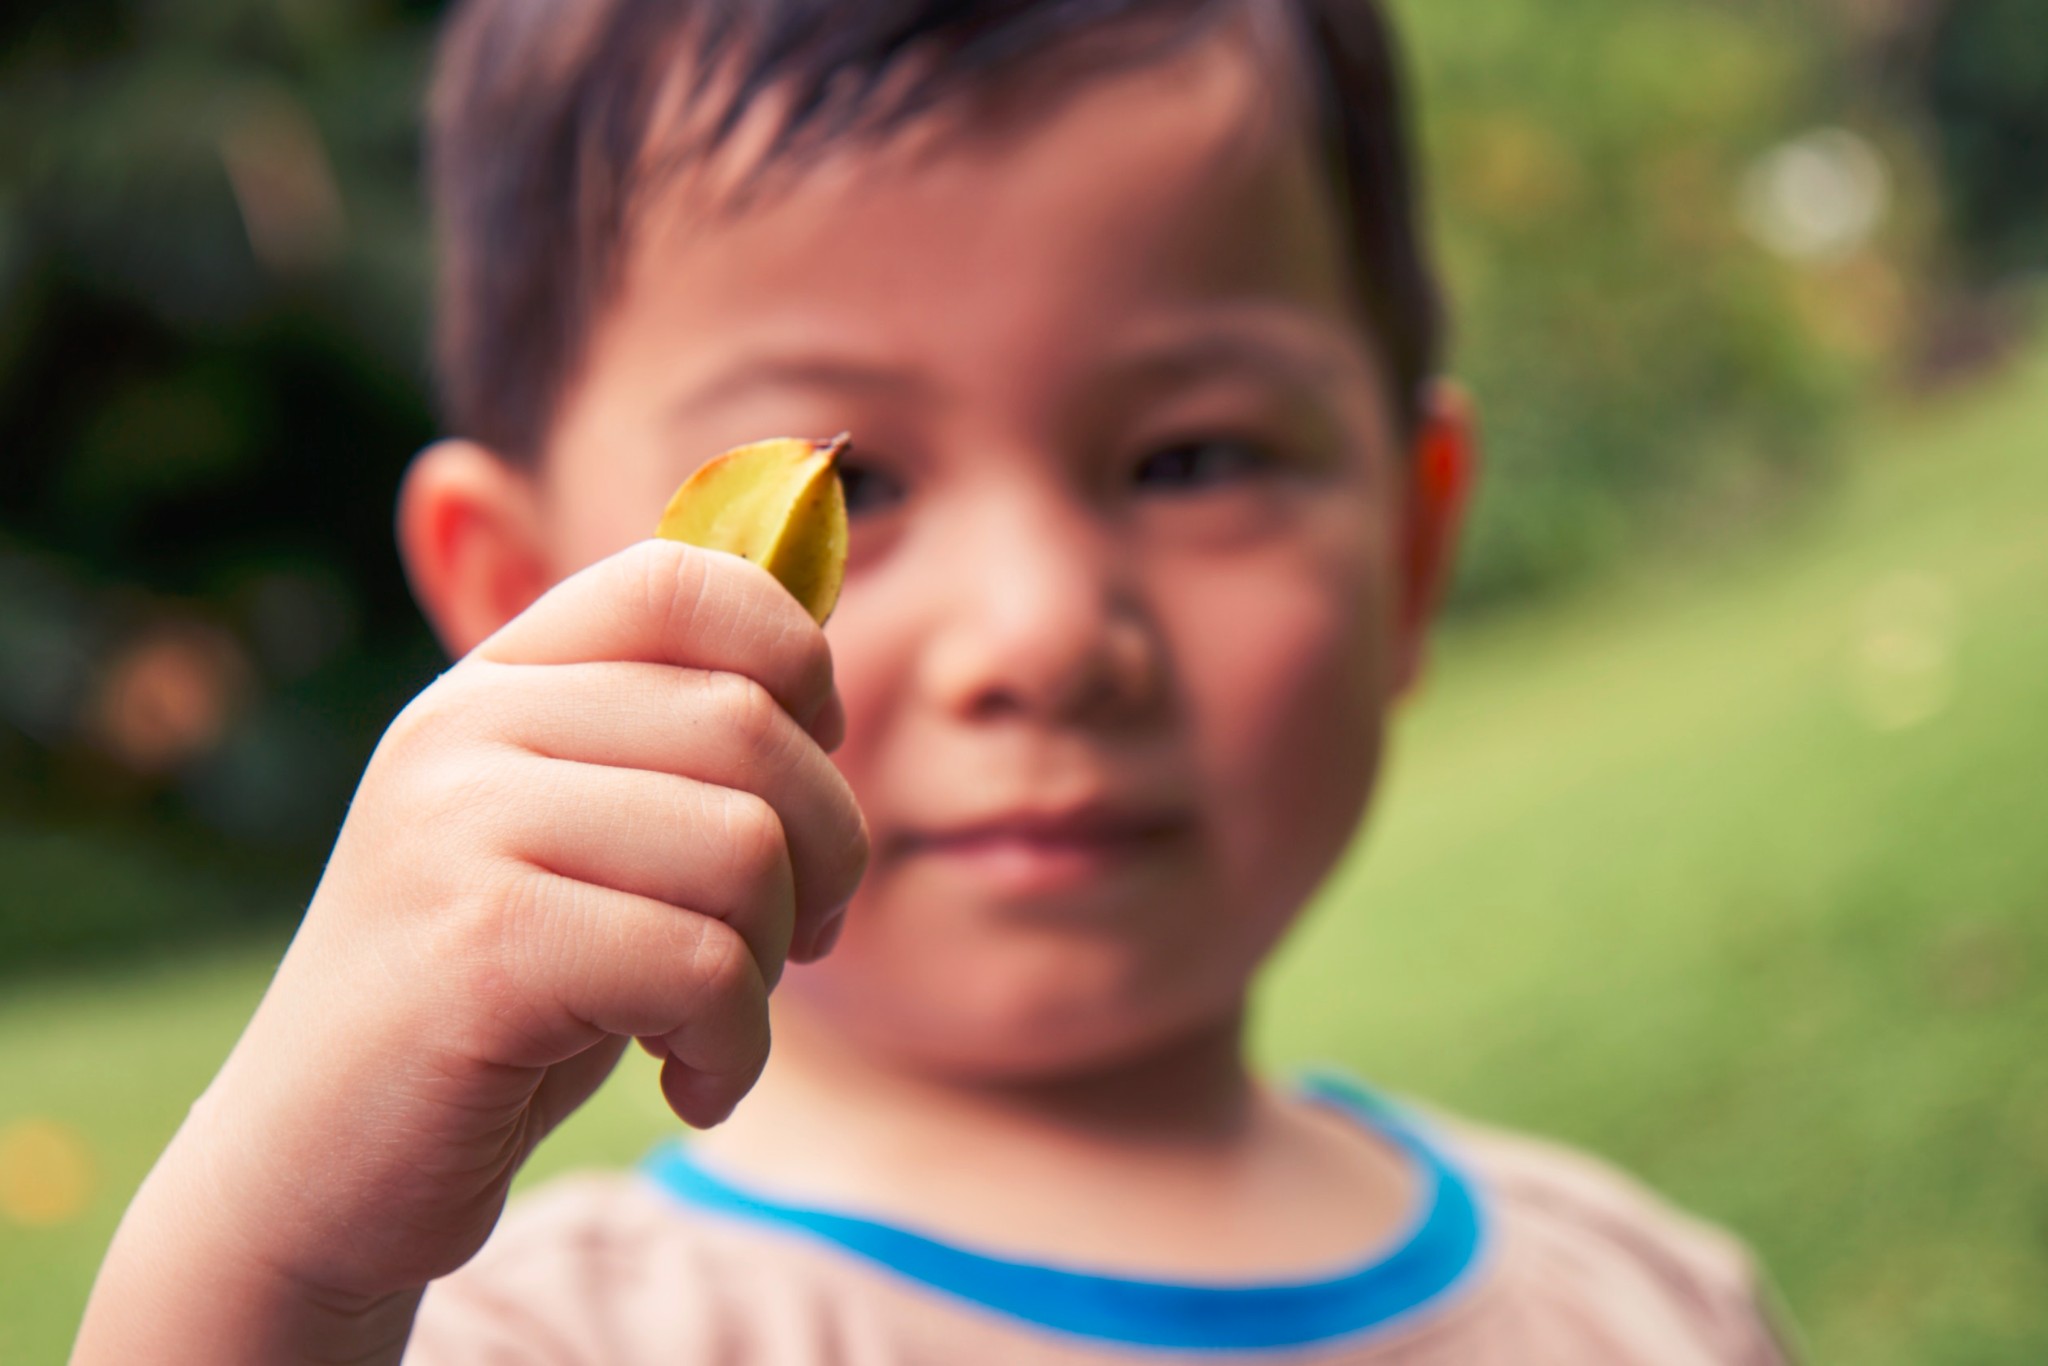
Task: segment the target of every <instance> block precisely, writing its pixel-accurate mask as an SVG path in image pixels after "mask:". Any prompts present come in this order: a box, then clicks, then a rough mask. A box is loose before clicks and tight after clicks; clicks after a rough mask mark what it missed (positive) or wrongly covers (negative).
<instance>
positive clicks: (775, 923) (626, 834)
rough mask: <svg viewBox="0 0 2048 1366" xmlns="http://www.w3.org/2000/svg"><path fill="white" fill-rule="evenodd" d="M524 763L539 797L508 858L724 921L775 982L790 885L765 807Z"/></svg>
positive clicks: (790, 913)
mask: <svg viewBox="0 0 2048 1366" xmlns="http://www.w3.org/2000/svg"><path fill="white" fill-rule="evenodd" d="M790 724H792V728H793V723H790ZM813 748H815V746H814V747H813ZM527 762H528V763H529V764H530V765H531V766H532V768H533V769H534V772H533V774H532V776H531V777H530V779H529V780H528V784H527V785H528V787H529V790H533V791H537V792H538V793H540V794H542V799H541V800H537V801H533V802H529V803H527V804H525V805H524V806H523V807H522V808H521V812H522V813H523V814H522V816H520V817H515V818H514V819H515V820H518V821H519V822H520V823H519V824H518V825H516V826H514V828H513V829H511V830H510V831H509V832H508V833H507V837H506V840H507V844H508V846H509V847H510V849H511V850H512V851H513V852H514V853H516V854H517V855H518V856H520V857H521V858H523V859H525V860H527V861H528V862H530V863H533V864H535V865H536V866H538V867H541V868H544V869H546V870H548V871H549V872H551V873H556V874H559V875H560V876H562V877H566V878H571V879H573V880H575V881H577V882H583V883H589V884H591V885H593V886H597V887H606V888H609V889H611V890H613V891H616V892H624V893H626V894H628V895H631V896H636V897H645V898H647V899H648V900H651V901H659V902H662V903H663V904H665V905H668V906H672V907H676V908H679V909H682V910H687V911H694V912H696V913H697V914H699V915H707V916H710V917H712V918H713V919H715V920H720V921H723V922H724V923H726V924H727V925H730V926H732V928H733V929H735V930H737V931H738V932H739V935H740V937H741V938H742V939H744V940H745V941H746V944H747V948H748V951H749V952H750V953H751V954H752V955H753V958H754V961H755V963H756V964H757V965H758V966H759V968H760V970H761V974H762V976H763V977H764V979H766V981H767V982H768V983H769V984H770V985H771V986H772V985H773V984H774V982H775V980H776V979H777V978H778V977H779V976H780V975H781V971H782V962H783V959H784V958H786V957H787V956H788V954H789V944H790V936H791V934H792V932H793V927H794V925H795V923H796V891H795V878H794V874H793V873H792V870H791V867H790V859H789V849H788V842H787V839H786V837H785V836H784V834H783V823H782V818H781V817H780V816H778V815H776V813H775V808H774V807H772V806H770V805H769V804H768V802H767V801H766V800H765V799H763V798H761V797H759V796H756V795H755V794H753V793H751V792H745V791H741V790H738V789H735V788H729V787H721V786H718V785H717V784H714V783H705V782H699V781H697V780H696V779H694V778H680V777H677V776H675V775H674V774H670V773H652V772H648V771H645V770H642V769H634V768H604V767H600V766H598V765H595V764H581V763H568V762H563V761H560V760H545V761H533V760H528V761H527ZM524 813H530V814H524Z"/></svg>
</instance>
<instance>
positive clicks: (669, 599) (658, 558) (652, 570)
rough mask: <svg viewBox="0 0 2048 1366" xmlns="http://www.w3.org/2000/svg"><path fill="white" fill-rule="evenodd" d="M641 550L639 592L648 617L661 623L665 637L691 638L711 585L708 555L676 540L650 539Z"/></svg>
mask: <svg viewBox="0 0 2048 1366" xmlns="http://www.w3.org/2000/svg"><path fill="white" fill-rule="evenodd" d="M642 550H643V553H642V555H641V559H640V566H639V567H640V575H641V580H640V592H641V601H642V606H643V608H644V610H645V611H646V613H647V616H648V618H649V619H650V620H654V621H658V622H660V623H661V632H662V638H663V639H664V640H669V641H677V640H685V639H688V638H689V637H690V636H691V635H692V634H693V633H694V632H695V630H696V627H697V624H698V622H699V620H700V619H701V617H702V614H703V606H704V598H705V594H706V593H707V591H708V590H709V588H710V577H709V574H708V573H707V569H708V565H707V564H706V560H707V558H708V557H707V556H705V555H704V554H703V553H702V552H700V551H698V550H697V549H696V548H695V547H693V546H687V545H684V544H682V543H680V542H677V541H666V540H652V541H647V542H644V543H643V546H642Z"/></svg>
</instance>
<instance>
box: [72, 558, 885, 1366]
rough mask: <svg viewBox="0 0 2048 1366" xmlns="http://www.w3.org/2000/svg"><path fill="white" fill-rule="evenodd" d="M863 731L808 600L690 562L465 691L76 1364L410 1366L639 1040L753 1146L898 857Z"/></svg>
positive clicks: (698, 1108)
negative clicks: (816, 1004) (509, 1196)
mask: <svg viewBox="0 0 2048 1366" xmlns="http://www.w3.org/2000/svg"><path fill="white" fill-rule="evenodd" d="M839 716H840V713H839V710H838V705H837V701H836V697H835V695H834V693H833V689H832V682H831V661H830V656H829V653H828V652H827V650H826V647H825V644H824V638H823V635H822V634H821V633H820V632H819V631H818V628H817V627H816V625H815V624H813V623H812V622H811V620H810V618H809V617H808V616H806V615H805V614H804V612H803V610H802V609H801V608H800V607H798V606H797V604H796V602H795V601H794V600H793V599H791V598H790V597H789V596H788V594H786V593H785V592H783V590H782V589H781V588H780V587H779V586H778V585H776V584H775V582H774V581H773V580H772V579H770V578H769V577H768V576H767V575H766V574H765V573H763V572H762V571H760V570H759V569H757V568H755V567H754V566H752V565H748V564H746V563H744V562H742V561H739V560H737V559H734V558H732V557H729V556H722V555H715V554H711V553H707V552H703V551H698V550H693V549H690V548H688V547H684V546H679V545H675V544H672V543H667V542H647V543H643V544H641V545H638V546H635V547H633V548H632V549H630V550H627V551H625V552H622V553H621V554H619V555H617V556H615V557H613V558H612V559H610V560H607V561H604V562H603V563H601V564H598V565H596V566H593V567H592V568H591V569H588V570H585V571H584V572H583V573H581V574H579V575H576V576H574V577H572V578H571V579H569V580H566V581H565V582H564V583H563V584H561V585H560V586H559V587H557V588H556V589H554V590H553V591H552V592H550V593H549V594H547V595H546V596H545V597H543V598H542V599H541V600H540V601H539V602H537V603H535V604H534V606H533V607H532V608H530V609H528V611H526V612H525V613H523V614H522V615H521V616H520V617H518V618H517V619H515V620H514V621H513V622H511V623H510V624H509V625H507V626H506V627H505V628H504V629H503V630H502V631H500V632H498V634H497V635H495V636H493V637H491V639H489V640H487V641H485V642H484V643H483V644H482V645H481V646H479V647H478V648H477V650H476V651H474V652H473V653H472V654H471V655H470V656H469V657H467V658H466V659H464V660H463V661H462V662H461V663H460V664H458V665H456V667H455V668H453V669H451V670H449V672H448V673H446V674H444V675H443V676H442V677H441V678H440V679H439V680H438V681H437V682H435V683H434V685H433V686H432V687H430V688H428V689H427V690H426V691H425V692H424V693H422V694H421V695H420V696H419V697H418V698H417V699H415V700H414V702H413V703H412V705H410V706H409V707H407V709H406V710H405V712H404V713H403V714H401V716H400V717H399V718H398V720H397V721H396V722H394V723H393V725H392V727H391V730H390V731H389V732H388V733H387V734H386V735H385V737H384V740H383V742H382V743H381V744H380V745H379V746H378V750H377V753H376V755H375V756H374V757H373V758H372V759H371V762H370V765H369V768H368V770H367V771H366V772H365V774H364V778H363V782H362V785H361V787H360V788H359V789H358V792H357V794H356V799H355V802H354V803H353V805H352V807H351V810H350V813H349V817H348V820H347V822H346V823H345V825H344V826H343V828H342V832H341V835H340V838H339V839H338V840H337V842H336V845H335V851H334V855H333V858H332V859H331V860H330V862H329V865H328V868H327V871H326V874H325V876H324V877H323V878H322V880H321V884H320V887H319V889H318V891H317V892H316V893H315V895H314V898H313V901H312V905H311V906H310V908H309V909H308V911H307V914H306V917H305V921H304V923H303V924H302V925H301V927H300V930H299V933H298V936H297V937H296V938H295V939H294V941H293V943H292V946H291V949H290V950H289V952H287V954H286V955H285V958H284V961H283V963H282V964H281V965H280V966H279V969H278V972H277V976H276V978H275V980H273V982H272V983H271V986H270V989H269V991H268V992H267V993H266V994H265V996H264V999H263V1002H262V1004H261V1005H259V1006H258V1008H257V1010H256V1014H255V1016H254V1018H253V1019H252V1020H251V1021H250V1024H249V1026H248V1028H247V1030H246V1031H245V1032H244V1034H243V1036H242V1038H241V1040H240V1041H239V1042H238V1043H237V1044H236V1046H235V1049H234V1051H233V1052H232V1053H231V1054H230V1055H229V1057H228V1060H227V1062H226V1063H225V1064H224V1065H223V1067H222V1068H221V1071H220V1074H219V1075H218V1076H217V1077H216V1078H215V1079H214V1082H213V1084H212V1085H211V1086H210V1087H209V1088H208V1090H207V1092H206V1094H205V1095H204V1096H203V1097H202V1098H201V1099H200V1101H199V1103H198V1104H196V1105H195V1106H194V1107H193V1109H192V1112H191V1114H190V1116H188V1118H187V1120H186V1122H185V1124H184V1125H183V1127H181V1128H180V1130H179V1132H178V1134H177V1136H176V1137H175V1138H174V1139H173V1140H172V1142H171V1144H170V1145H169V1147H168V1148H167V1149H166V1150H165V1152H164V1154H163V1156H162V1157H161V1158H160V1159H159V1161H158V1163H157V1166H156V1168H155V1170H154V1171H152V1172H151V1174H150V1176H149V1179H148V1180H147V1181H146V1182H145V1183H144V1185H143V1187H142V1190H141V1191H140V1193H139V1194H138V1195H137V1197H136V1199H135V1202H134V1204H133V1205H132V1206H131V1207H130V1209H129V1211H128V1214H127V1216H126V1217H125V1218H124V1219H123V1221H122V1224H121V1227H120V1229H119V1231H118V1232H117V1233H116V1234H115V1238H114V1242H113V1245H112V1247H111V1248H110V1250H109V1252H108V1255H107V1259H106V1262H105V1263H104V1265H103V1266H102V1267H101V1271H100V1275H99V1279H98V1281H97V1282H96V1284H95V1286H94V1289H93V1295H92V1299H91V1302H90V1303H89V1304H88V1306H87V1310H86V1316H85V1322H84V1325H83V1327H82V1329H81V1331H80V1335H79V1338H78V1342H77V1345H76V1347H75V1349H74V1353H73V1357H72V1360H73V1362H74V1366H97V1364H98V1363H103V1362H104V1363H116V1362H119V1363H126V1362H133V1361H149V1362H152V1363H162V1364H163V1366H176V1364H177V1363H180V1362H185V1361H190V1362H195V1363H196V1362H201V1361H204V1362H206V1363H209V1364H210V1366H232V1364H233V1363H240V1362H248V1363H258V1362H261V1363H266V1364H268V1363H278V1362H307V1363H314V1362H326V1361H349V1362H395V1361H397V1360H398V1359H399V1357H400V1355H401V1354H402V1352H403V1350H404V1343H405V1337H406V1333H407V1331H408V1329H409V1327H410V1324H411V1321H412V1315H413V1312H414V1310H415V1309H416V1307H417V1305H418V1302H419V1297H420V1294H421V1292H422V1290H423V1288H424V1287H425V1286H426V1285H427V1283H428V1282H429V1281H431V1280H433V1279H434V1278H436V1277H437V1276H441V1275H445V1274H447V1273H448V1272H449V1271H452V1270H454V1269H455V1268H456V1267H458V1266H460V1265H461V1264H462V1263H463V1262H465V1261H466V1260H468V1259H469V1257H470V1256H472V1255H473V1254H474V1253H475V1252H476V1250H477V1248H479V1247H480V1246H482V1244H483V1241H484V1239H485V1238H486V1237H487V1236H488V1234H489V1233H490V1230H491V1227H492V1225H493V1224H494V1223H495V1222H496V1220H497V1217H498V1214H499V1212H500V1210H501V1209H502V1208H503V1204H504V1199H505V1194H506V1190H507V1188H508V1187H509V1185H510V1183H511V1179H512V1177H513V1175H514V1173H516V1172H517V1171H518V1169H519V1167H520V1165H521V1164H522V1163H523V1162H524V1161H525V1159H526V1157H527V1156H528V1155H529V1154H530V1153H531V1152H532V1151H533V1148H534V1146H535V1145H536V1144H537V1143H538V1142H539V1141H540V1139H541V1138H542V1137H543V1136H544V1135H545V1134H546V1133H547V1132H548V1131H549V1130H551V1129H552V1128H553V1127H554V1126H555V1125H556V1124H558V1123H559V1122H560V1121H561V1120H562V1119H563V1118H564V1117H565V1116H567V1115H568V1114H569V1113H570V1112H571V1111H572V1110H573V1109H575V1107H576V1106H578V1105H580V1104H581V1103H582V1102H583V1101H584V1100H585V1099H586V1098H588V1096H589V1095H590V1094H591V1093H592V1092H593V1091H594V1090H596V1088H597V1086H598V1085H599V1084H600V1083H601V1082H602V1081H603V1080H604V1078H605V1076H606V1075H607V1074H609V1072H610V1071H611V1068H612V1066H613V1064H614V1063H615V1062H616V1061H617V1060H618V1057H619V1054H620V1052H621V1051H622V1049H623V1048H624V1047H625V1045H626V1043H627V1041H629V1040H630V1039H632V1038H635V1037H637V1038H640V1039H642V1040H643V1041H644V1042H645V1043H647V1045H648V1046H649V1047H650V1049H652V1050H653V1051H654V1052H656V1053H657V1054H658V1055H660V1056H662V1057H663V1058H664V1060H665V1061H664V1063H663V1067H662V1089H663V1092H664V1094H665V1095H666V1096H667V1098H668V1101H669V1104H670V1106H671V1108H673V1109H674V1110H675V1111H676V1113H677V1114H678V1115H680V1116H681V1117H682V1118H683V1119H685V1120H686V1121H688V1122H690V1123H693V1124H697V1125H708V1124H714V1123H717V1122H718V1121H719V1120H721V1119H723V1118H724V1117H725V1115H727V1114H728V1113H730V1112H731V1109H732V1107H733V1106H734V1105H735V1104H737V1103H738V1101H739V1099H740V1097H741V1096H743V1095H744V1094H745V1093H746V1091H747V1089H748V1088H749V1087H751V1086H752V1085H753V1082H754V1080H755V1078H756V1077H757V1076H758V1075H759V1074H760V1069H761V1067H762V1065H763V1064H764V1062H765V1061H766V1057H767V1049H768V1025H767V995H768V991H769V990H770V988H771V987H772V986H773V985H774V982H775V980H776V978H777V977H778V976H779V974H780V971H781V968H782V964H783V962H784V960H785V958H787V957H795V958H797V959H799V960H802V959H805V958H808V957H811V956H815V951H816V946H817V945H818V944H820V943H829V940H828V939H826V938H825V937H824V935H825V931H826V929H827V927H828V925H829V923H830V921H831V920H832V918H833V917H834V916H835V915H836V914H837V913H838V911H839V909H840V908H842V907H843V906H844V905H845V903H846V901H847V900H848V899H849V898H850V897H851V895H852V893H853V889H854V886H855V885H856V883H857V882H858V880H859V876H860V873H861V870H862V868H863V866H864V864H865V861H866V855H867V842H866V829H865V826H864V825H863V823H862V821H861V817H860V813H859V810H858V808H857V807H856V806H855V805H854V802H853V797H852V794H851V792H850V791H849V790H848V789H847V787H846V784H845V782H844V780H843V779H841V778H840V777H839V774H838V771H837V770H836V769H834V768H833V767H832V764H831V761H830V760H829V759H828V758H827V757H826V754H825V746H826V745H831V744H836V743H837V740H838V734H837V732H838V731H839V729H840V727H841V722H840V720H839ZM821 742H822V743H821Z"/></svg>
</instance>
